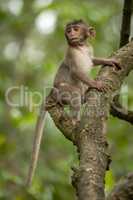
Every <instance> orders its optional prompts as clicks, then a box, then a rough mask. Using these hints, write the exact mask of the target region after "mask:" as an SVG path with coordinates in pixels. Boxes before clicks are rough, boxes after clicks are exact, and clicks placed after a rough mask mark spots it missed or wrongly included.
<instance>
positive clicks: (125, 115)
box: [110, 97, 133, 124]
mask: <svg viewBox="0 0 133 200" xmlns="http://www.w3.org/2000/svg"><path fill="white" fill-rule="evenodd" d="M110 112H111V114H112V115H113V116H114V117H118V118H119V119H122V120H125V121H127V122H129V123H131V124H133V112H132V111H129V110H126V109H125V108H124V107H122V105H121V104H120V103H119V100H118V98H117V97H116V98H114V99H113V103H112V104H111V111H110Z"/></svg>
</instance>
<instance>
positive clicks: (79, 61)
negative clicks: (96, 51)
mask: <svg viewBox="0 0 133 200" xmlns="http://www.w3.org/2000/svg"><path fill="white" fill-rule="evenodd" d="M69 53H70V55H68V56H69V61H68V62H69V63H68V65H69V66H70V67H71V65H73V67H75V68H77V69H80V70H81V71H82V72H84V73H88V72H89V71H90V70H91V68H92V66H93V63H92V58H93V49H92V47H87V46H81V47H79V48H70V49H69Z"/></svg>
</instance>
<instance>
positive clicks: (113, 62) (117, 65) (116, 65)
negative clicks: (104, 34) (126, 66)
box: [104, 58, 121, 70]
mask: <svg viewBox="0 0 133 200" xmlns="http://www.w3.org/2000/svg"><path fill="white" fill-rule="evenodd" d="M104 65H110V66H113V67H114V69H116V70H121V66H120V63H119V62H118V61H117V60H115V59H113V58H112V59H105V60H104Z"/></svg>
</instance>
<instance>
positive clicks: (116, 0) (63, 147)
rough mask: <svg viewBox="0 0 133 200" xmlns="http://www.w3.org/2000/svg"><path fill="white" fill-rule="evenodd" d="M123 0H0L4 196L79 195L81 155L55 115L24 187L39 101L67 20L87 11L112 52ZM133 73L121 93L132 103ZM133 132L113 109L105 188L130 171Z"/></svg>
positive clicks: (104, 49) (47, 199) (100, 48)
mask: <svg viewBox="0 0 133 200" xmlns="http://www.w3.org/2000/svg"><path fill="white" fill-rule="evenodd" d="M122 7H123V1H122V0H112V1H106V0H82V1H80V0H0V52H1V53H0V200H9V199H11V200H12V199H13V200H24V199H28V200H30V199H31V200H32V199H33V200H34V199H35V200H73V199H74V190H73V188H72V186H71V175H72V171H71V166H72V165H74V164H76V163H77V153H76V149H75V148H74V147H73V145H72V144H71V142H69V141H68V140H66V139H65V138H64V136H63V135H62V134H61V133H60V131H59V130H58V129H57V128H56V127H55V125H54V123H53V122H52V120H51V118H50V116H48V117H47V120H46V126H45V134H44V137H43V141H42V145H41V152H40V158H39V163H38V167H37V170H36V175H35V178H34V181H33V185H32V187H31V188H30V189H29V190H27V191H26V190H25V189H24V188H23V187H22V184H23V183H24V180H25V178H26V175H27V171H28V166H29V160H30V152H31V148H32V141H33V131H34V127H35V123H36V118H37V115H38V107H39V106H38V105H39V104H40V101H41V97H42V96H43V97H44V96H45V94H46V91H47V90H49V89H46V88H49V87H51V85H52V82H53V78H54V75H55V73H56V70H57V67H58V66H59V64H60V62H61V60H62V59H63V57H64V53H65V49H66V41H65V38H64V27H65V24H66V23H67V22H69V21H71V20H73V19H80V18H82V19H84V20H85V21H86V22H87V23H88V24H91V25H92V26H94V27H95V28H96V31H97V36H96V39H95V40H93V41H91V43H92V44H93V46H94V51H95V55H96V56H101V57H108V56H109V55H111V54H112V52H113V51H115V50H117V49H118V48H119V39H120V38H119V35H120V26H121V20H122V19H121V18H122ZM132 21H133V20H132ZM132 29H133V24H132ZM132 36H133V30H132ZM96 73H97V70H95V71H93V72H92V77H94V76H95V75H96ZM132 75H133V73H132V74H130V75H129V77H128V78H127V79H126V80H125V82H124V84H123V87H122V90H121V93H122V96H121V101H122V102H124V105H125V106H126V107H127V108H128V109H130V110H133V93H132V85H133V78H132ZM132 134H133V127H132V126H131V125H130V124H128V123H126V122H123V121H121V120H118V119H117V118H113V117H111V116H110V119H109V120H108V133H107V135H108V141H109V144H110V151H111V155H112V160H113V162H112V164H111V169H110V171H109V172H107V175H106V192H107V193H108V192H109V191H110V190H111V189H112V187H113V186H114V184H115V183H116V182H117V180H118V179H119V178H120V177H121V176H123V175H126V174H127V173H128V172H130V171H133V148H132V143H133V135H132Z"/></svg>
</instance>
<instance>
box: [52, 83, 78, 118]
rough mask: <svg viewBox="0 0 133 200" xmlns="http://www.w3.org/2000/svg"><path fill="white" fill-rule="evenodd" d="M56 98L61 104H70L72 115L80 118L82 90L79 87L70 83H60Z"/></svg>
mask: <svg viewBox="0 0 133 200" xmlns="http://www.w3.org/2000/svg"><path fill="white" fill-rule="evenodd" d="M55 91H56V90H55ZM56 98H57V99H58V100H57V101H58V102H59V103H60V104H61V105H63V106H64V105H70V115H71V117H72V118H73V119H76V120H78V121H79V120H80V108H81V90H80V89H79V88H77V87H75V86H73V85H70V84H68V83H60V84H59V85H58V92H57V91H56Z"/></svg>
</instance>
